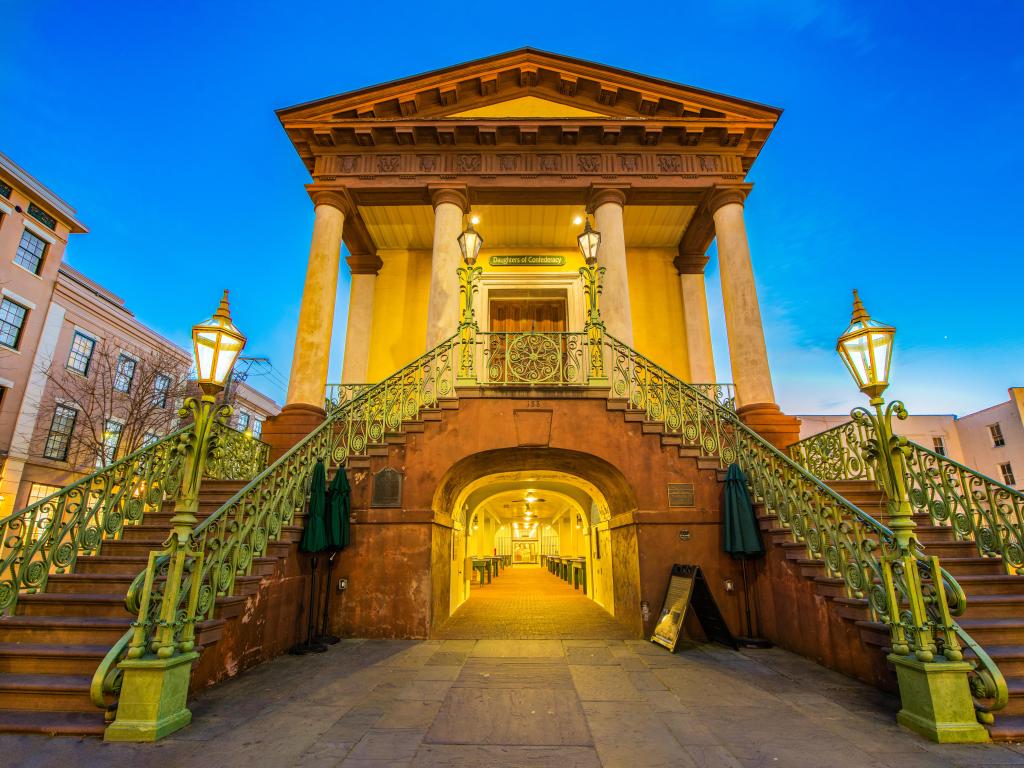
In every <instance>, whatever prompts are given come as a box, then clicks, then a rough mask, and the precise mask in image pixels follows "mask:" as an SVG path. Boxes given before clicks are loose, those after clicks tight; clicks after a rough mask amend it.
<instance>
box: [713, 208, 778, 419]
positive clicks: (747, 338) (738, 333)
mask: <svg viewBox="0 0 1024 768" xmlns="http://www.w3.org/2000/svg"><path fill="white" fill-rule="evenodd" d="M745 196H746V192H745V191H744V190H743V189H729V188H724V189H717V190H715V191H714V193H713V194H712V196H711V200H710V208H711V215H712V217H713V218H714V221H715V237H717V238H718V261H719V268H720V270H721V274H722V301H723V304H724V305H725V329H726V332H727V333H728V336H729V358H730V359H731V361H732V377H733V382H734V383H735V384H736V403H737V405H739V406H747V405H755V404H765V403H774V402H775V391H774V389H773V388H772V376H771V371H770V370H769V368H768V350H767V348H766V347H765V343H764V328H763V326H762V325H761V310H760V308H759V306H758V303H757V288H756V287H755V286H754V270H753V267H752V266H751V264H750V247H749V246H748V245H747V230H746V227H745V226H744V224H743V200H744V198H745Z"/></svg>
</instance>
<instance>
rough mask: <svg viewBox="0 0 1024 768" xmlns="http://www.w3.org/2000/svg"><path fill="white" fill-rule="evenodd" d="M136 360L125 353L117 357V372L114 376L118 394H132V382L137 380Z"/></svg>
mask: <svg viewBox="0 0 1024 768" xmlns="http://www.w3.org/2000/svg"><path fill="white" fill-rule="evenodd" d="M135 365H136V363H135V360H134V359H133V358H131V357H128V355H126V354H125V353H124V352H122V353H121V354H120V355H118V356H117V372H116V373H115V374H114V389H116V390H117V391H118V392H131V391H132V380H133V379H134V378H135Z"/></svg>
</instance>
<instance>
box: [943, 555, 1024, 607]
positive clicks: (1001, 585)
mask: <svg viewBox="0 0 1024 768" xmlns="http://www.w3.org/2000/svg"><path fill="white" fill-rule="evenodd" d="M941 564H942V565H945V563H944V562H943V563H941ZM956 580H957V581H958V582H959V583H960V586H961V587H963V589H964V592H966V593H967V601H968V603H970V600H971V598H972V597H974V596H976V595H1003V594H1015V593H1017V592H1021V591H1024V576H1016V575H1010V574H1007V573H1005V572H1003V573H998V574H984V575H967V576H957V577H956Z"/></svg>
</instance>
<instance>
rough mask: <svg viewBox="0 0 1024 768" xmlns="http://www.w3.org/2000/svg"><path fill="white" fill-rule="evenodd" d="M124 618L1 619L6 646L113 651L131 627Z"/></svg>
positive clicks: (1, 635)
mask: <svg viewBox="0 0 1024 768" xmlns="http://www.w3.org/2000/svg"><path fill="white" fill-rule="evenodd" d="M131 621H132V617H131V616H129V615H128V613H127V612H125V614H124V616H119V617H112V616H89V617H82V616H23V615H21V614H18V615H15V616H6V617H4V618H3V619H0V637H3V640H4V642H5V643H39V644H41V643H48V644H50V643H52V644H67V645H104V644H105V645H106V646H107V648H110V647H111V646H112V645H113V644H114V643H116V642H117V641H118V640H119V639H120V638H121V635H123V634H124V633H125V630H127V629H128V627H129V626H130V625H131Z"/></svg>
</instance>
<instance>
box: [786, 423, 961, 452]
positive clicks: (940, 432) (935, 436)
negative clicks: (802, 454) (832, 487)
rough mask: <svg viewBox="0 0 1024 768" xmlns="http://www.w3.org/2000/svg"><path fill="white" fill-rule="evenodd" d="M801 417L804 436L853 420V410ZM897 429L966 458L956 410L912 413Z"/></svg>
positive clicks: (933, 446) (905, 435) (919, 442)
mask: <svg viewBox="0 0 1024 768" xmlns="http://www.w3.org/2000/svg"><path fill="white" fill-rule="evenodd" d="M798 418H799V419H800V439H801V440H804V439H806V438H808V437H811V436H813V435H816V434H818V433H819V432H825V431H826V430H829V429H832V428H833V427H838V426H839V425H841V424H845V423H847V422H848V421H849V420H850V414H848V413H843V414H836V415H831V414H829V415H820V414H813V415H803V416H799V417H798ZM896 427H897V431H898V432H899V433H900V434H901V435H903V436H904V437H906V438H907V439H908V440H913V441H914V442H915V443H918V444H920V445H923V446H924V447H925V448H929V449H931V450H933V451H935V452H936V453H940V454H942V455H943V456H948V457H949V458H951V459H954V460H955V461H959V462H961V463H963V462H964V453H963V450H962V448H961V439H960V429H959V428H958V426H957V417H956V416H954V415H953V414H928V415H920V416H918V415H911V416H908V417H907V418H906V419H905V420H904V421H897V423H896Z"/></svg>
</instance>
